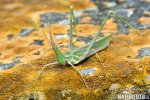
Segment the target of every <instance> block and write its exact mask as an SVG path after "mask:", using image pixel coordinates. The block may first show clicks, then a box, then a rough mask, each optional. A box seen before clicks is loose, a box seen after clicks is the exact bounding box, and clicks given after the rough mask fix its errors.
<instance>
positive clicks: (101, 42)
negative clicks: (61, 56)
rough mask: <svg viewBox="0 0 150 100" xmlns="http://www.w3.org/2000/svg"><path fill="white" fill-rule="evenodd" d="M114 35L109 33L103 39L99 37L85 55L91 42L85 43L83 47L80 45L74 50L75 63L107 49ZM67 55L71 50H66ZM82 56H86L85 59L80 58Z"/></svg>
mask: <svg viewBox="0 0 150 100" xmlns="http://www.w3.org/2000/svg"><path fill="white" fill-rule="evenodd" d="M112 37H113V35H108V36H106V37H103V38H101V39H98V40H96V41H95V42H94V44H93V46H92V48H91V50H90V51H89V52H88V54H87V55H86V56H85V57H83V56H84V55H85V52H86V50H87V49H88V47H89V45H90V44H87V45H84V46H82V47H79V48H77V49H75V50H74V51H73V55H72V56H73V60H74V61H75V62H74V61H73V64H78V63H80V62H81V61H83V60H84V59H86V58H88V57H90V56H91V55H93V54H95V52H98V51H101V50H103V49H105V48H106V47H108V46H109V43H110V41H111V39H112ZM65 55H69V52H66V53H65ZM80 58H84V59H80Z"/></svg>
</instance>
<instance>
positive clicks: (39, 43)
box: [33, 40, 44, 46]
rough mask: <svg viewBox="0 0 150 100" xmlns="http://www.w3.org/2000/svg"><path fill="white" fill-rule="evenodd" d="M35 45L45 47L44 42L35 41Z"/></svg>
mask: <svg viewBox="0 0 150 100" xmlns="http://www.w3.org/2000/svg"><path fill="white" fill-rule="evenodd" d="M33 44H34V45H40V46H42V45H44V44H43V40H34V43H33Z"/></svg>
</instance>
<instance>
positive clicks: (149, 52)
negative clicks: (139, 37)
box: [136, 47, 150, 59]
mask: <svg viewBox="0 0 150 100" xmlns="http://www.w3.org/2000/svg"><path fill="white" fill-rule="evenodd" d="M145 56H150V47H146V48H142V49H140V50H139V55H137V56H136V59H141V58H143V57H145Z"/></svg>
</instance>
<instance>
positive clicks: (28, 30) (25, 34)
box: [19, 29, 35, 37]
mask: <svg viewBox="0 0 150 100" xmlns="http://www.w3.org/2000/svg"><path fill="white" fill-rule="evenodd" d="M33 31H35V29H22V30H21V32H20V33H19V36H22V37H24V36H27V35H29V34H30V33H32V32H33Z"/></svg>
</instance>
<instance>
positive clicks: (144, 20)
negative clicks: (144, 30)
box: [139, 17, 150, 24]
mask: <svg viewBox="0 0 150 100" xmlns="http://www.w3.org/2000/svg"><path fill="white" fill-rule="evenodd" d="M139 22H140V23H141V24H149V23H150V18H149V17H141V18H140V19H139Z"/></svg>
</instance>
